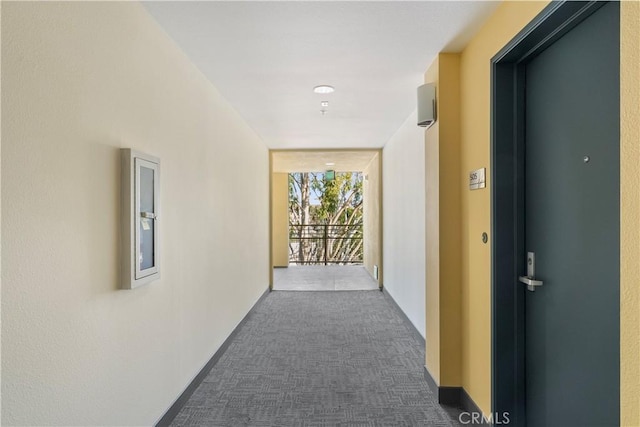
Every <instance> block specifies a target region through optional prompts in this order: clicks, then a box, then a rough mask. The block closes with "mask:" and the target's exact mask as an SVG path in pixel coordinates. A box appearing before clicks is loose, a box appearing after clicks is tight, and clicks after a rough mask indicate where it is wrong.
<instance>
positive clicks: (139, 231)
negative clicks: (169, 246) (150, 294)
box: [121, 148, 160, 289]
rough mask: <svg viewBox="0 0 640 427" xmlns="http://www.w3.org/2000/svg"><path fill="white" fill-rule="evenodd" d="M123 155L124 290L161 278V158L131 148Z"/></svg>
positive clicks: (122, 267)
mask: <svg viewBox="0 0 640 427" xmlns="http://www.w3.org/2000/svg"><path fill="white" fill-rule="evenodd" d="M121 153H122V248H121V252H122V261H121V264H122V266H121V269H122V278H121V282H122V285H121V287H122V288H123V289H134V288H136V287H138V286H140V285H144V284H145V283H149V282H151V281H153V280H156V279H159V278H160V242H159V239H158V228H159V225H158V224H159V221H160V219H159V215H158V213H159V205H160V159H158V158H157V157H153V156H150V155H147V154H144V153H140V152H138V151H134V150H131V149H129V148H123V149H122V150H121Z"/></svg>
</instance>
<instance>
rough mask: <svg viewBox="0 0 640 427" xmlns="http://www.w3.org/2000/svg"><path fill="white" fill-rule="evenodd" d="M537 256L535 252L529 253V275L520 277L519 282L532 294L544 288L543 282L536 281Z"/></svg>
mask: <svg viewBox="0 0 640 427" xmlns="http://www.w3.org/2000/svg"><path fill="white" fill-rule="evenodd" d="M535 275H536V254H535V253H533V252H527V275H526V276H520V277H518V280H519V281H520V282H522V283H524V284H525V285H527V289H529V290H530V291H531V292H533V291H535V290H536V287H538V286H542V280H536V279H535Z"/></svg>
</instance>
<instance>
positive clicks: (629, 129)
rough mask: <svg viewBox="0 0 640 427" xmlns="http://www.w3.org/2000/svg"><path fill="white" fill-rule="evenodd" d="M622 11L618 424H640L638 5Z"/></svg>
mask: <svg viewBox="0 0 640 427" xmlns="http://www.w3.org/2000/svg"><path fill="white" fill-rule="evenodd" d="M620 13H621V19H620V32H621V34H620V44H621V51H620V61H621V63H620V86H621V93H620V103H621V105H620V114H621V124H620V136H621V141H620V162H621V164H620V173H621V179H620V183H621V188H620V193H621V203H622V204H621V206H620V213H621V216H622V218H621V224H620V226H621V227H620V232H621V236H620V244H621V251H620V255H621V264H622V265H621V271H620V281H621V282H620V343H621V348H620V387H621V390H620V396H621V402H620V403H621V413H620V423H621V424H622V425H625V426H640V116H639V115H638V109H639V108H640V2H638V1H628V2H622V4H621V7H620Z"/></svg>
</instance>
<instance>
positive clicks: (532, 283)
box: [518, 276, 543, 292]
mask: <svg viewBox="0 0 640 427" xmlns="http://www.w3.org/2000/svg"><path fill="white" fill-rule="evenodd" d="M518 280H519V281H520V282H522V283H524V284H525V285H527V289H529V290H530V291H532V292H533V291H535V290H536V286H542V284H543V282H542V280H536V279H534V278H532V277H529V276H520V277H518Z"/></svg>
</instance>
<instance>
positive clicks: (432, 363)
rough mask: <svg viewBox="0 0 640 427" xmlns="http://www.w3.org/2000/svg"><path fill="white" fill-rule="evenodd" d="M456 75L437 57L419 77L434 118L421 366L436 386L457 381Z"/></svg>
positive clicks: (453, 62) (444, 57) (429, 143)
mask: <svg viewBox="0 0 640 427" xmlns="http://www.w3.org/2000/svg"><path fill="white" fill-rule="evenodd" d="M459 74H460V55H459V54H455V53H441V54H439V55H438V57H437V58H436V60H435V61H434V62H433V64H432V65H431V67H429V70H427V72H426V73H425V83H435V84H436V99H437V104H436V105H437V118H438V119H437V121H436V122H435V123H434V125H433V126H432V127H431V128H429V129H428V130H427V131H426V133H425V143H426V149H425V155H426V160H425V161H426V165H425V166H426V170H425V179H426V209H427V214H426V217H427V218H426V234H427V252H426V259H427V262H426V265H427V267H426V268H427V272H426V274H427V285H426V286H427V289H426V300H427V322H426V323H427V337H426V339H427V349H426V366H427V370H428V371H429V373H430V374H431V376H432V377H433V378H434V380H435V381H436V383H437V384H438V385H440V386H459V385H460V381H461V375H460V373H461V371H460V361H461V341H460V336H461V335H460V265H459V260H460V77H459ZM432 343H436V344H435V345H432Z"/></svg>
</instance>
